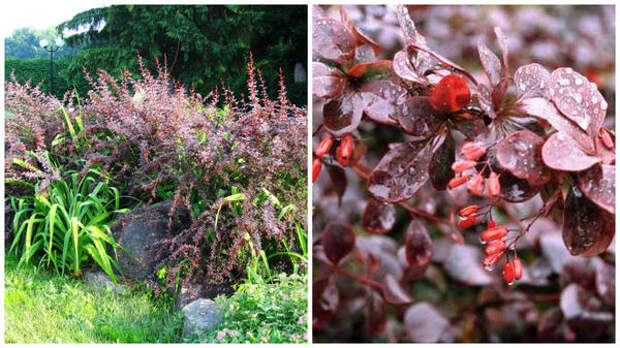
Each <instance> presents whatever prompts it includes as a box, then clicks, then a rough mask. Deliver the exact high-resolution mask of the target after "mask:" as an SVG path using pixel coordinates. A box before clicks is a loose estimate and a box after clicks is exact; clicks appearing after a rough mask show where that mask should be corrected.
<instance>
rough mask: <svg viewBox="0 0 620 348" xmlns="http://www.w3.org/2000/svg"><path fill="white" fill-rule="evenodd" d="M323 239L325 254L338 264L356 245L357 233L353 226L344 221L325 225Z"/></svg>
mask: <svg viewBox="0 0 620 348" xmlns="http://www.w3.org/2000/svg"><path fill="white" fill-rule="evenodd" d="M321 239H322V244H323V251H324V252H325V255H326V256H327V258H328V259H329V260H330V261H331V262H333V263H334V264H338V262H340V260H341V259H342V258H343V257H345V256H347V255H348V254H349V253H350V252H351V250H353V246H355V233H353V230H352V229H351V226H349V225H345V224H342V223H332V224H329V225H327V226H325V228H324V229H323V232H322V233H321Z"/></svg>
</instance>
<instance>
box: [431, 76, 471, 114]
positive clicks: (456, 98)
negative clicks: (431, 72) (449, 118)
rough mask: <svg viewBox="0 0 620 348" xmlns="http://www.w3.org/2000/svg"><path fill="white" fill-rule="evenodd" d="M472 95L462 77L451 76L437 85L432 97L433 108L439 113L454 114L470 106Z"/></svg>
mask: <svg viewBox="0 0 620 348" xmlns="http://www.w3.org/2000/svg"><path fill="white" fill-rule="evenodd" d="M470 99H471V93H470V92H469V87H468V86H467V82H465V79H464V78H463V77H461V76H460V75H456V74H450V75H448V76H446V77H444V78H442V79H441V80H440V81H439V83H437V84H436V85H435V87H434V88H433V90H432V92H431V95H430V103H431V106H432V107H433V108H434V109H435V110H438V111H442V112H454V111H458V110H460V109H463V108H464V107H466V106H467V105H468V104H469V100H470Z"/></svg>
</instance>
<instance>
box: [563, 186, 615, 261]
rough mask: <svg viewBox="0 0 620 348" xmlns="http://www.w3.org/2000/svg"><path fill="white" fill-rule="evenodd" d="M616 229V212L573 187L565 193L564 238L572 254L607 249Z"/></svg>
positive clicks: (595, 252)
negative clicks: (607, 209)
mask: <svg viewBox="0 0 620 348" xmlns="http://www.w3.org/2000/svg"><path fill="white" fill-rule="evenodd" d="M614 233H615V224H614V215H612V214H610V213H608V212H607V211H605V210H603V209H601V208H599V207H598V206H597V205H596V204H594V203H592V201H590V200H589V199H588V198H587V197H586V196H585V195H584V194H583V193H582V192H581V191H580V190H579V189H578V188H577V187H572V189H571V190H570V191H569V193H568V196H567V197H566V202H565V207H564V226H563V227H562V239H563V240H564V245H566V248H567V249H568V251H569V252H570V253H571V255H580V256H594V255H598V254H600V253H602V252H604V251H605V250H606V249H607V247H608V246H609V243H611V241H612V240H613V238H614Z"/></svg>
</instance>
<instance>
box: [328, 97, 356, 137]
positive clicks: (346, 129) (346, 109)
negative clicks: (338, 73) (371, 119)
mask: <svg viewBox="0 0 620 348" xmlns="http://www.w3.org/2000/svg"><path fill="white" fill-rule="evenodd" d="M363 111H364V101H363V100H362V98H361V97H360V96H359V95H358V94H348V95H344V96H342V97H341V98H338V99H333V100H331V101H329V102H327V103H326V104H325V106H323V124H324V125H325V128H327V130H328V131H330V133H332V134H333V135H335V136H337V137H338V136H341V135H344V134H346V133H351V132H352V131H354V130H355V129H357V126H359V124H360V121H361V120H362V113H363Z"/></svg>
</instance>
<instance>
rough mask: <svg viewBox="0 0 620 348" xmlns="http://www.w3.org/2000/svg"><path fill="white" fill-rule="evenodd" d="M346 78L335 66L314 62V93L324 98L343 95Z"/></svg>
mask: <svg viewBox="0 0 620 348" xmlns="http://www.w3.org/2000/svg"><path fill="white" fill-rule="evenodd" d="M345 83H346V78H345V76H344V74H343V73H342V72H341V71H340V70H338V69H335V68H330V67H329V66H327V65H325V64H323V63H317V62H313V63H312V94H314V95H315V96H317V97H322V98H336V97H339V96H340V95H342V91H343V90H344V86H345Z"/></svg>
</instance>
